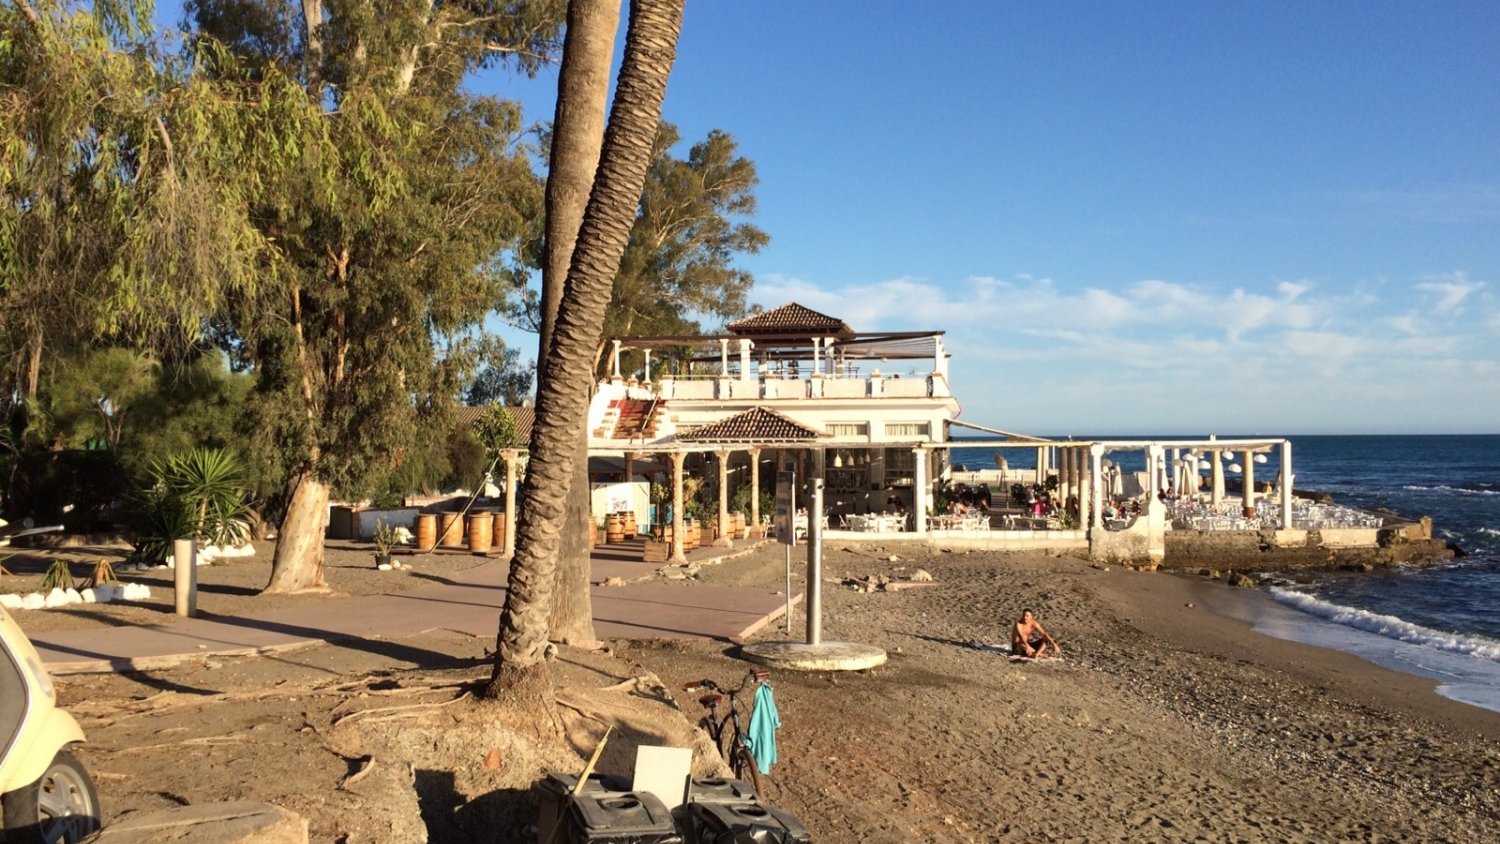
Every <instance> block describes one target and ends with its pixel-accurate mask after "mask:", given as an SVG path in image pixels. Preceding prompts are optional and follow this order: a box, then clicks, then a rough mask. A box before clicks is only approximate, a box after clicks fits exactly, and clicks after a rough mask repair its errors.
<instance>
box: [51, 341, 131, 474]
mask: <svg viewBox="0 0 1500 844" xmlns="http://www.w3.org/2000/svg"><path fill="white" fill-rule="evenodd" d="M159 372H160V367H159V366H158V364H157V362H156V361H155V360H154V359H153V358H152V357H151V356H150V355H147V354H145V353H143V352H139V351H136V350H134V349H126V348H119V347H115V348H105V349H94V350H88V351H84V352H83V353H81V354H79V355H76V356H68V357H63V358H61V359H60V360H59V361H58V362H57V364H56V365H55V366H53V367H52V369H51V371H50V373H49V377H48V378H47V381H46V383H45V385H44V387H43V396H44V400H45V402H46V407H47V410H48V415H49V416H50V418H51V421H52V425H53V427H54V428H55V430H57V431H58V432H59V433H61V434H62V435H63V441H62V444H64V445H66V446H68V447H71V448H83V447H85V446H86V445H87V444H88V443H90V442H94V441H99V440H102V441H103V442H105V443H107V444H108V445H109V447H110V448H113V449H118V448H119V447H120V443H121V440H122V439H123V438H124V436H125V425H126V422H127V420H130V419H131V417H132V413H133V411H134V410H136V409H137V408H138V407H139V406H140V405H141V404H143V402H144V400H145V399H146V398H147V397H149V396H151V395H152V394H153V393H155V392H156V390H157V388H158V386H159V384H160V378H159ZM152 421H153V420H146V424H147V426H149V425H150V424H151V423H152Z"/></svg>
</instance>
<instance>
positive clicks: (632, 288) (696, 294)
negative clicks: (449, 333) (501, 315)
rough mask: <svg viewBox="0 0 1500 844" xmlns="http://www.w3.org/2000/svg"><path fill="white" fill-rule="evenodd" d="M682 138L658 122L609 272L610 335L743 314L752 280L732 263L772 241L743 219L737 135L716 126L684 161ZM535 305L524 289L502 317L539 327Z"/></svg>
mask: <svg viewBox="0 0 1500 844" xmlns="http://www.w3.org/2000/svg"><path fill="white" fill-rule="evenodd" d="M680 141H681V134H680V133H679V132H678V130H677V127H676V126H674V125H672V124H670V123H666V122H663V123H662V124H661V126H660V128H659V129H658V132H657V137H656V143H655V147H654V150H653V153H652V155H653V159H652V164H651V169H650V170H649V171H648V172H647V175H646V187H645V189H644V191H643V192H642V195H641V206H640V209H639V210H638V212H637V214H636V219H635V225H634V226H633V227H632V228H631V231H630V241H629V243H628V245H627V246H626V250H625V255H624V258H623V259H622V260H621V263H620V271H619V273H618V274H616V276H615V282H614V289H613V292H612V296H611V299H610V304H609V310H608V311H607V312H606V315H605V321H604V336H606V337H619V336H624V335H628V334H638V335H639V334H658V335H665V334H699V333H702V331H703V326H701V325H699V323H698V322H697V321H696V320H697V319H698V317H699V316H709V317H716V318H718V319H720V320H724V321H730V320H733V319H736V318H738V317H740V316H743V315H744V314H745V313H746V303H745V296H746V293H747V292H748V291H749V289H750V286H751V285H752V284H753V282H754V279H753V278H752V277H751V275H750V273H749V272H747V271H745V270H741V269H737V268H736V267H735V266H734V260H735V258H736V256H738V255H740V254H752V255H753V254H756V253H758V252H759V251H760V250H761V248H762V247H764V246H765V245H766V243H767V242H769V240H770V237H769V236H768V235H767V234H766V233H765V232H764V231H762V230H760V229H759V228H756V227H755V226H753V225H751V224H749V223H747V222H744V221H743V220H744V218H746V217H750V216H752V215H753V214H754V213H755V205H756V203H755V193H754V191H755V185H756V184H757V182H758V181H759V179H758V177H757V176H756V173H755V162H753V161H751V160H749V159H748V158H744V157H743V156H740V155H739V154H738V145H737V144H736V143H735V140H734V138H733V137H732V136H731V135H730V134H729V133H727V132H724V131H721V130H717V129H716V130H714V131H712V132H710V133H709V135H708V137H707V138H705V139H704V140H703V141H700V142H699V143H697V144H694V145H693V147H692V148H691V149H690V150H689V151H688V155H687V158H686V159H681V158H676V157H674V156H673V155H672V150H673V149H674V148H675V147H676V146H677V145H678V143H679V142H680ZM532 251H533V252H535V251H536V247H535V243H533V244H532ZM533 260H535V258H534V257H533ZM537 307H538V301H537V297H536V296H535V295H534V292H533V291H527V294H526V295H525V296H523V297H521V298H519V299H517V300H514V301H513V302H512V305H511V307H510V309H509V310H508V311H507V317H508V319H509V320H510V321H511V322H512V323H513V324H515V325H517V326H519V327H522V328H525V329H528V330H532V331H535V330H537V326H539V325H540V319H539V316H538V312H537Z"/></svg>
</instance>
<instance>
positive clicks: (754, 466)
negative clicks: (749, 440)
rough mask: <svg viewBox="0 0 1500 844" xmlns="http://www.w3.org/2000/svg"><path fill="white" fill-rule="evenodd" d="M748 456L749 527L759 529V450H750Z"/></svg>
mask: <svg viewBox="0 0 1500 844" xmlns="http://www.w3.org/2000/svg"><path fill="white" fill-rule="evenodd" d="M749 455H750V527H752V528H755V529H759V528H760V449H758V448H752V449H750V451H749Z"/></svg>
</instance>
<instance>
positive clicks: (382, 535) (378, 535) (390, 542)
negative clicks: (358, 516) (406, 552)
mask: <svg viewBox="0 0 1500 844" xmlns="http://www.w3.org/2000/svg"><path fill="white" fill-rule="evenodd" d="M371 539H372V541H373V542H374V543H375V565H376V567H379V566H390V565H391V549H392V548H395V547H396V528H395V526H394V525H388V524H386V523H385V522H383V521H378V522H376V523H375V534H374V536H373V537H371Z"/></svg>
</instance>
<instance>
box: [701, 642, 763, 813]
mask: <svg viewBox="0 0 1500 844" xmlns="http://www.w3.org/2000/svg"><path fill="white" fill-rule="evenodd" d="M770 677H771V672H769V671H761V670H757V669H754V668H752V669H750V670H749V671H747V672H745V677H744V679H742V680H740V684H739V686H738V687H737V688H735V689H725V688H722V687H720V686H719V684H718V683H715V682H714V681H712V680H699V681H697V682H696V683H688V684H687V685H686V686H683V689H684V690H685V691H689V692H694V691H699V690H702V689H707V690H708V694H705V695H702V696H701V697H699V698H698V703H700V704H702V705H703V708H705V709H707V710H708V714H707V715H705V716H703V718H702V720H700V721H699V722H698V726H700V727H702V728H703V729H704V730H706V731H708V735H709V736H710V737H711V738H712V739H713V742H714V747H715V748H717V749H718V751H719V755H720V756H722V757H723V758H724V761H725V762H727V763H729V767H730V769H731V770H732V771H734V776H735V778H737V779H741V780H748V781H749V782H750V785H751V787H752V788H754V789H755V793H756V794H757V795H760V796H761V797H762V798H764V796H765V787H766V778H765V776H764V775H763V774H761V772H760V768H758V767H756V765H755V757H754V756H753V755H751V753H750V743H749V741H748V740H747V739H746V736H745V731H744V728H743V727H742V726H741V725H740V707H739V696H740V695H741V694H742V693H744V692H745V691H747V690H748V689H753V688H755V687H756V686H759V685H760V684H761V683H764V682H765V681H766V680H768V679H770ZM726 698H728V701H729V702H728V706H727V707H726V708H725V711H724V714H723V715H722V716H721V715H720V714H719V705H720V704H721V703H723V702H724V700H725V699H726Z"/></svg>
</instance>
